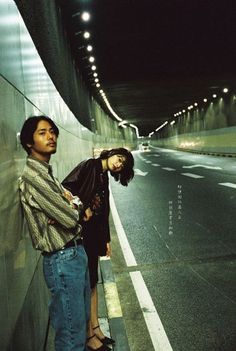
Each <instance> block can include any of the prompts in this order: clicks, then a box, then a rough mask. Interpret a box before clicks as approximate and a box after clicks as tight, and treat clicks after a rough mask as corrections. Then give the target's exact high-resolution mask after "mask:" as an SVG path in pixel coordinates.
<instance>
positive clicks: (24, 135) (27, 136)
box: [20, 116, 59, 155]
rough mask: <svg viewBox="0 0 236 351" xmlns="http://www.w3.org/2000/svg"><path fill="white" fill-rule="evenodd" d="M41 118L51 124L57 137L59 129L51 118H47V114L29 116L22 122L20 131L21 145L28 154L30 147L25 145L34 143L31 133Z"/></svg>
mask: <svg viewBox="0 0 236 351" xmlns="http://www.w3.org/2000/svg"><path fill="white" fill-rule="evenodd" d="M42 120H43V121H47V122H48V123H49V124H50V125H51V127H52V129H53V130H54V133H55V134H56V136H57V137H58V135H59V129H58V128H57V126H56V125H55V123H54V122H53V121H52V120H51V118H49V117H48V116H32V117H29V118H28V119H27V120H26V121H25V123H24V124H23V127H22V129H21V133H20V142H21V145H22V146H23V148H24V149H25V151H26V152H27V154H28V155H29V154H30V152H31V151H30V148H29V147H28V146H27V144H34V140H33V134H34V132H35V131H36V129H37V126H38V123H39V122H40V121H42Z"/></svg>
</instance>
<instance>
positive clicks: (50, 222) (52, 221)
mask: <svg viewBox="0 0 236 351" xmlns="http://www.w3.org/2000/svg"><path fill="white" fill-rule="evenodd" d="M55 223H56V221H54V219H51V218H49V219H48V224H55Z"/></svg>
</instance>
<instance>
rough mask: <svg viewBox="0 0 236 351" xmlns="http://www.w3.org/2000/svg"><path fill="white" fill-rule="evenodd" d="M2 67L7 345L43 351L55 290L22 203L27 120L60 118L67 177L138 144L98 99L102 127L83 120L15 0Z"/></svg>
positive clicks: (95, 109)
mask: <svg viewBox="0 0 236 351" xmlns="http://www.w3.org/2000/svg"><path fill="white" fill-rule="evenodd" d="M0 71H1V77H0V280H1V284H0V325H1V328H0V350H1V351H4V350H9V351H16V350H17V351H21V350H22V351H23V350H24V351H27V350H31V351H40V350H43V344H44V340H45V337H46V332H47V323H48V308H47V303H48V293H47V289H46V287H45V283H44V279H43V275H42V262H41V255H40V254H39V253H38V252H36V251H35V250H33V248H32V245H31V239H30V237H29V234H28V230H27V226H26V223H25V222H24V220H23V216H22V212H21V207H20V203H19V196H18V189H17V179H18V177H19V176H20V175H21V172H22V170H23V167H24V164H25V157H26V154H25V152H24V150H23V149H22V147H21V145H20V144H19V132H20V130H21V127H22V124H23V122H24V120H25V118H26V117H28V116H30V115H34V114H36V115H39V114H47V115H49V116H50V117H51V118H52V119H53V120H54V121H55V122H56V124H57V125H58V127H59V129H60V136H59V140H58V151H57V153H56V155H54V156H53V157H52V165H53V169H54V173H55V175H57V176H58V178H59V179H60V180H62V179H63V178H64V177H65V175H66V174H67V173H68V172H69V171H70V170H71V169H72V168H73V167H74V166H75V165H76V164H77V163H78V162H79V161H81V160H82V159H84V158H87V157H91V156H92V155H93V153H94V150H95V149H97V148H110V147H116V146H121V145H122V146H126V147H130V148H132V147H135V145H136V138H135V135H134V133H133V131H131V130H128V128H127V130H125V131H123V129H122V128H118V126H117V123H116V122H115V121H113V120H111V119H110V118H109V117H108V116H106V114H105V113H104V111H101V109H100V107H99V106H98V104H97V103H96V101H94V100H91V101H89V104H90V107H92V108H91V111H92V115H91V116H90V117H91V118H92V119H93V120H94V122H95V124H96V125H95V127H94V131H95V133H92V132H91V131H90V130H88V129H87V128H85V127H84V126H83V125H82V124H80V123H79V121H78V119H77V118H75V116H74V115H73V113H72V112H71V111H70V109H69V108H68V107H67V105H66V104H65V102H64V101H63V99H62V98H61V96H60V94H59V92H58V91H57V89H56V88H55V86H54V84H53V82H52V81H51V79H50V77H49V75H48V73H47V71H46V69H45V67H44V64H43V63H42V61H41V59H40V57H39V55H38V52H37V50H36V48H35V46H34V44H33V42H32V39H31V37H30V35H29V33H28V31H27V29H26V27H25V24H24V22H23V20H22V18H21V16H20V14H19V12H18V9H17V7H16V5H15V2H14V1H13V0H4V1H1V2H0ZM121 129H122V130H121Z"/></svg>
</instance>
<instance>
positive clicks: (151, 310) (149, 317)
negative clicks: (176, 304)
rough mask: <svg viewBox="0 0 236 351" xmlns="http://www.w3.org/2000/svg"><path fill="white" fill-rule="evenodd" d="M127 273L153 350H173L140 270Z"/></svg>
mask: <svg viewBox="0 0 236 351" xmlns="http://www.w3.org/2000/svg"><path fill="white" fill-rule="evenodd" d="M129 274H130V277H131V280H132V283H133V286H134V289H135V292H136V295H137V298H138V301H139V304H140V307H141V309H142V312H143V316H144V319H145V322H146V324H147V327H148V331H149V334H150V337H151V340H152V344H153V347H154V350H155V351H173V349H172V347H171V345H170V342H169V339H168V337H167V335H166V332H165V330H164V327H163V325H162V322H161V319H160V317H159V316H158V313H157V311H156V309H155V306H154V304H153V301H152V298H151V296H150V294H149V292H148V289H147V287H146V284H145V282H144V280H143V277H142V274H141V272H139V271H136V272H130V273H129Z"/></svg>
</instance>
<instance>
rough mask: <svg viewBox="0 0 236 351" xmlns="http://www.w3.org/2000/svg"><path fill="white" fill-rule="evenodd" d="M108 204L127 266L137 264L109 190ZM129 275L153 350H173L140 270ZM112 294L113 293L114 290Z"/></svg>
mask: <svg viewBox="0 0 236 351" xmlns="http://www.w3.org/2000/svg"><path fill="white" fill-rule="evenodd" d="M110 206H111V212H112V217H113V221H114V224H115V228H116V231H117V235H118V239H119V241H120V245H121V249H122V252H123V255H124V258H125V261H126V264H127V266H128V267H130V266H137V263H136V260H135V257H134V255H133V252H132V250H131V248H130V246H129V242H128V239H127V237H126V234H125V231H124V228H123V226H122V224H121V221H120V218H119V214H118V212H117V209H116V205H115V202H114V198H113V196H112V193H111V191H110ZM129 274H130V277H131V280H132V283H133V286H134V290H135V293H136V295H137V298H138V300H139V304H140V307H141V309H142V312H143V315H144V319H145V322H146V325H147V329H148V332H149V335H150V338H151V340H152V343H153V347H154V350H155V351H173V349H172V347H171V345H170V342H169V340H168V337H167V335H166V332H165V330H164V327H163V325H162V323H161V320H160V317H159V316H158V313H157V311H156V309H155V306H154V304H153V301H152V298H151V296H150V294H149V291H148V289H147V287H146V284H145V282H144V280H143V277H142V274H141V272H139V271H138V272H130V273H129ZM113 294H114V295H115V293H114V291H113Z"/></svg>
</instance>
